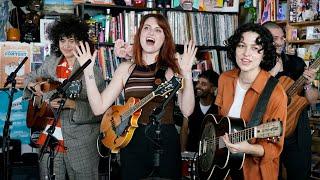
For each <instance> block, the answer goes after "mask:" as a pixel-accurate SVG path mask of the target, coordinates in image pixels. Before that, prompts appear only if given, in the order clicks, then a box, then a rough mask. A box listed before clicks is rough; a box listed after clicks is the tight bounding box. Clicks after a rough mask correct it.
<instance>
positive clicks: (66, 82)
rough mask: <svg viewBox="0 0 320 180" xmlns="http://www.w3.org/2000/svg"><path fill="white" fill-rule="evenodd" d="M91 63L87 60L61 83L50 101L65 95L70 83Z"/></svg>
mask: <svg viewBox="0 0 320 180" xmlns="http://www.w3.org/2000/svg"><path fill="white" fill-rule="evenodd" d="M91 62H92V60H91V59H88V60H87V61H86V62H85V63H84V64H83V65H82V66H81V67H80V68H79V69H77V70H76V72H75V73H73V74H72V75H71V76H70V78H68V79H66V80H64V81H63V83H62V84H61V85H60V86H59V87H58V88H57V92H56V93H54V94H53V95H52V96H51V97H50V99H49V100H50V101H52V100H53V99H56V98H58V97H59V95H61V94H65V92H66V90H67V89H68V88H69V86H70V83H71V82H72V81H74V80H75V79H76V78H77V77H78V76H79V75H80V74H81V73H82V72H83V70H84V69H85V68H86V67H87V66H89V64H90V63H91Z"/></svg>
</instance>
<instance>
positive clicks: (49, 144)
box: [39, 98, 66, 180]
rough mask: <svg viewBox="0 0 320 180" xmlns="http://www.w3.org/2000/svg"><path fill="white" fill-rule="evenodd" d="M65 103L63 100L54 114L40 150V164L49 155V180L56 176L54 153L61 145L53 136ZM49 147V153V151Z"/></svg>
mask: <svg viewBox="0 0 320 180" xmlns="http://www.w3.org/2000/svg"><path fill="white" fill-rule="evenodd" d="M65 102H66V101H65V99H63V98H62V99H61V100H60V105H59V108H58V110H57V112H55V113H54V120H53V123H52V125H51V126H50V127H49V128H48V130H47V133H48V134H47V138H46V140H45V142H44V144H43V146H42V147H41V149H40V155H39V162H41V160H42V158H43V155H44V153H49V178H48V179H50V180H54V179H55V174H54V172H53V167H54V157H55V156H54V151H55V147H56V146H57V145H58V144H59V141H58V139H57V138H55V137H54V136H53V133H54V131H55V129H56V126H57V123H58V119H59V117H60V114H61V112H62V109H63V106H64V104H65ZM48 147H49V151H48V150H47V149H48Z"/></svg>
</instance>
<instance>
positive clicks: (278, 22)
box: [275, 20, 288, 26]
mask: <svg viewBox="0 0 320 180" xmlns="http://www.w3.org/2000/svg"><path fill="white" fill-rule="evenodd" d="M275 23H277V24H278V25H280V26H285V25H286V24H287V23H288V20H281V21H276V22H275Z"/></svg>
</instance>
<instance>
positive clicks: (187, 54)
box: [177, 40, 198, 75]
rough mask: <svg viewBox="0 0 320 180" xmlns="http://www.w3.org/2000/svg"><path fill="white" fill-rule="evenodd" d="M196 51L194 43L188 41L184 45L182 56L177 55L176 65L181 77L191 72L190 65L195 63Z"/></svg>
mask: <svg viewBox="0 0 320 180" xmlns="http://www.w3.org/2000/svg"><path fill="white" fill-rule="evenodd" d="M197 50H198V48H196V45H195V43H194V42H193V41H192V40H190V41H189V43H186V44H184V48H183V54H182V56H180V55H179V54H177V58H178V63H179V66H180V70H181V73H182V75H185V74H187V73H190V72H191V68H192V64H193V62H194V61H195V56H196V53H197Z"/></svg>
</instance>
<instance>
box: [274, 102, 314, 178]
mask: <svg viewBox="0 0 320 180" xmlns="http://www.w3.org/2000/svg"><path fill="white" fill-rule="evenodd" d="M311 144H312V143H311V130H310V126H309V119H308V113H307V108H306V109H304V110H303V111H302V113H301V115H300V117H299V120H298V124H297V127H296V130H295V132H294V134H292V135H291V136H290V137H287V138H285V139H284V145H283V150H282V152H281V156H280V166H279V167H280V171H279V179H282V178H281V177H282V171H281V164H283V165H284V166H285V168H286V172H287V173H286V174H287V179H288V180H305V179H310V174H311Z"/></svg>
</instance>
